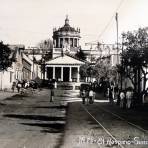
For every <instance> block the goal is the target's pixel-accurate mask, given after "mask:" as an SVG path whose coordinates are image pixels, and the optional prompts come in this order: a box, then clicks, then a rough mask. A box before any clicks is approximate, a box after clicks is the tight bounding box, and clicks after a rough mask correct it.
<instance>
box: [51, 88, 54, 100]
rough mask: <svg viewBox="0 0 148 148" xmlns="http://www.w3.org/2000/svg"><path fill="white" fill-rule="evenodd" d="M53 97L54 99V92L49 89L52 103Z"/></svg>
mask: <svg viewBox="0 0 148 148" xmlns="http://www.w3.org/2000/svg"><path fill="white" fill-rule="evenodd" d="M53 97H54V90H53V89H51V91H50V102H53Z"/></svg>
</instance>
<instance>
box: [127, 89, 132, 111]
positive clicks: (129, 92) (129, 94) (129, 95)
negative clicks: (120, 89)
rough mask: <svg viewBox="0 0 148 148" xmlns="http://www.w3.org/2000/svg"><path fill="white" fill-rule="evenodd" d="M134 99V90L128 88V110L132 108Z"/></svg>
mask: <svg viewBox="0 0 148 148" xmlns="http://www.w3.org/2000/svg"><path fill="white" fill-rule="evenodd" d="M132 97H133V91H132V88H128V89H127V92H126V100H127V103H126V108H128V109H129V108H131V105H132Z"/></svg>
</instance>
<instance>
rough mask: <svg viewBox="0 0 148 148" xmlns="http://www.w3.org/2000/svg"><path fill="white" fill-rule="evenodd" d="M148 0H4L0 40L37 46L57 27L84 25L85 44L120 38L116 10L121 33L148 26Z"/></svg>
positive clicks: (1, 1) (0, 1)
mask: <svg viewBox="0 0 148 148" xmlns="http://www.w3.org/2000/svg"><path fill="white" fill-rule="evenodd" d="M147 6H148V0H0V40H2V41H3V42H4V43H6V44H24V45H25V46H26V47H29V46H30V47H33V46H36V45H37V44H38V43H39V42H40V41H41V40H45V39H48V38H50V39H52V33H53V28H54V27H57V28H59V27H62V26H63V25H64V20H65V18H66V15H68V16H69V20H70V25H71V26H72V27H76V28H77V27H79V28H80V29H81V42H80V44H81V45H82V47H85V46H84V45H85V43H87V42H94V43H96V42H97V41H99V42H104V43H115V42H116V34H117V33H116V21H115V13H116V12H118V20H119V22H118V23H119V40H120V39H121V33H122V32H127V31H132V30H137V29H138V28H139V27H147V26H148V9H147Z"/></svg>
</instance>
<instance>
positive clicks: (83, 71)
mask: <svg viewBox="0 0 148 148" xmlns="http://www.w3.org/2000/svg"><path fill="white" fill-rule="evenodd" d="M89 68H90V64H88V63H86V64H84V65H82V66H80V75H81V77H82V78H84V77H88V76H89V74H88V69H89Z"/></svg>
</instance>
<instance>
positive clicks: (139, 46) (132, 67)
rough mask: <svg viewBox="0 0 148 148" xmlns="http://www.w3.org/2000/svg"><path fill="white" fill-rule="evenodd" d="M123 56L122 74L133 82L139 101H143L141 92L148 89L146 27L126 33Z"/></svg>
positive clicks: (147, 40)
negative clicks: (147, 87)
mask: <svg viewBox="0 0 148 148" xmlns="http://www.w3.org/2000/svg"><path fill="white" fill-rule="evenodd" d="M121 56H122V65H121V69H122V70H124V72H123V73H122V74H124V75H125V76H126V77H128V78H129V79H130V81H131V82H132V84H133V86H134V91H135V92H136V93H137V94H138V96H137V98H139V100H138V102H139V103H141V102H142V99H141V92H143V91H144V90H145V89H146V81H147V74H148V73H147V71H146V69H147V68H148V58H147V57H148V33H147V30H146V28H139V29H138V30H137V31H133V32H127V33H124V50H123V52H122V55H121ZM120 73H121V70H120ZM142 82H143V89H142V87H141V84H142Z"/></svg>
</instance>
